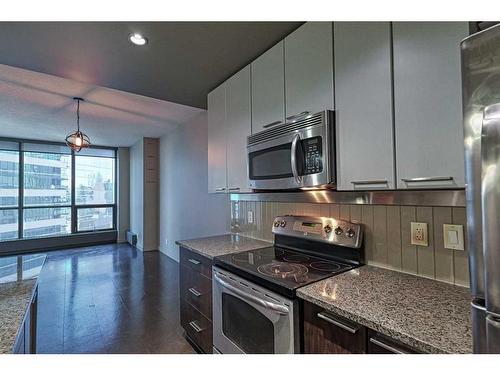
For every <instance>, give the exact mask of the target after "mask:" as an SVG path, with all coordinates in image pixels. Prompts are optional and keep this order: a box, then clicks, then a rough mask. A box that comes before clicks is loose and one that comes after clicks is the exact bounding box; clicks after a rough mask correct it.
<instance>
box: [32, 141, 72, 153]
mask: <svg viewBox="0 0 500 375" xmlns="http://www.w3.org/2000/svg"><path fill="white" fill-rule="evenodd" d="M22 146H23V148H22V149H23V151H31V152H39V153H46V152H49V153H52V154H68V155H70V154H71V149H70V148H69V147H68V146H66V145H53V144H50V143H23V144H22Z"/></svg>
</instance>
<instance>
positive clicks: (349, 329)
mask: <svg viewBox="0 0 500 375" xmlns="http://www.w3.org/2000/svg"><path fill="white" fill-rule="evenodd" d="M317 317H318V318H320V319H323V320H324V321H326V322H328V323H331V324H333V325H335V326H337V327H339V328H342V329H344V330H346V331H347V332H350V333H353V334H354V333H356V332H358V331H359V328H354V327H351V326H348V325H347V324H344V323H342V322H339V321H338V320H335V319H334V318H332V317H331V316H330V315H327V314H325V313H318V315H317Z"/></svg>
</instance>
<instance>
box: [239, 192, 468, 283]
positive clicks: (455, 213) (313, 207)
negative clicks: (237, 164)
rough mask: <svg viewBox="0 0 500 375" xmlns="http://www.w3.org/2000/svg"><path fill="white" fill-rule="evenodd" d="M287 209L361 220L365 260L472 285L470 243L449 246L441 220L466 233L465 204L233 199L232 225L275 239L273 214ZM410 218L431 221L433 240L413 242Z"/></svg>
mask: <svg viewBox="0 0 500 375" xmlns="http://www.w3.org/2000/svg"><path fill="white" fill-rule="evenodd" d="M249 211H251V212H252V213H251V214H249ZM286 214H290V215H306V216H307V215H310V216H329V217H334V218H338V219H343V220H350V221H357V222H360V223H362V224H363V226H364V230H365V233H364V235H365V237H364V238H365V240H364V247H365V261H366V263H367V264H371V265H374V266H378V267H383V268H389V269H393V270H398V271H402V272H406V273H411V274H415V275H419V276H423V277H427V278H432V279H436V280H440V281H444V282H447V283H451V284H456V285H461V286H467V287H468V286H469V267H468V255H467V248H466V249H465V251H460V250H450V249H445V248H444V240H443V224H460V225H463V227H464V232H465V233H464V236H465V237H466V236H467V233H466V232H467V231H466V230H465V229H466V216H465V208H463V207H422V206H418V207H416V206H383V205H344V204H314V203H282V202H246V201H232V202H231V231H232V232H239V233H241V234H244V235H246V236H249V237H253V238H258V239H263V240H267V241H272V240H273V235H272V232H271V228H272V221H273V218H274V217H275V216H279V215H286ZM249 219H250V220H249ZM250 221H252V222H251V223H250ZM412 221H419V222H425V223H427V224H428V234H429V246H415V245H411V243H410V222H412ZM465 242H467V241H465Z"/></svg>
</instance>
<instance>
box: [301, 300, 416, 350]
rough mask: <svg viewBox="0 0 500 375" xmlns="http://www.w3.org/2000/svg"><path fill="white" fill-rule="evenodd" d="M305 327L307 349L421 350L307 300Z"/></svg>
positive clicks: (304, 310)
mask: <svg viewBox="0 0 500 375" xmlns="http://www.w3.org/2000/svg"><path fill="white" fill-rule="evenodd" d="M302 328H303V344H304V353H311V354H313V353H314V354H350V353H356V354H362V353H369V354H417V353H419V352H418V351H416V350H415V349H413V348H410V347H409V346H407V345H405V344H403V343H400V342H398V341H396V340H394V339H392V338H389V337H387V336H384V335H382V334H380V333H378V332H376V331H373V330H371V329H368V328H367V327H365V326H363V325H361V324H358V323H356V322H353V321H351V320H349V319H346V318H343V317H340V316H338V315H336V314H333V313H331V312H329V311H326V310H325V309H323V308H321V307H319V306H317V305H314V304H311V303H309V302H305V301H304V303H303V327H302Z"/></svg>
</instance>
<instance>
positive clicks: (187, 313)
mask: <svg viewBox="0 0 500 375" xmlns="http://www.w3.org/2000/svg"><path fill="white" fill-rule="evenodd" d="M181 326H182V327H183V328H184V330H185V331H186V335H188V337H189V338H190V339H191V341H193V342H194V343H195V344H196V345H197V346H198V347H199V348H200V349H201V350H203V351H204V352H205V353H212V322H211V321H210V320H208V319H207V318H205V317H204V316H203V314H201V313H200V312H199V311H198V310H196V309H195V308H194V307H192V306H191V305H190V304H189V303H187V302H186V301H181Z"/></svg>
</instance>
